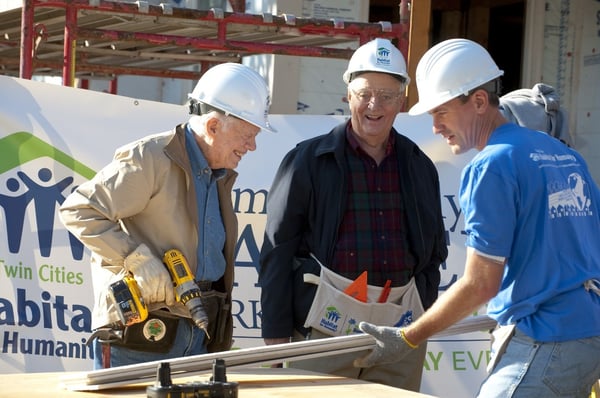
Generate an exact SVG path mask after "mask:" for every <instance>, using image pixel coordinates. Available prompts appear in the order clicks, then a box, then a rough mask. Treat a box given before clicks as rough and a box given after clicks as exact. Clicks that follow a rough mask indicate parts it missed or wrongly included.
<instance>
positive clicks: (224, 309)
mask: <svg viewBox="0 0 600 398" xmlns="http://www.w3.org/2000/svg"><path fill="white" fill-rule="evenodd" d="M200 298H201V299H202V305H203V306H204V311H205V312H206V315H207V316H208V330H207V332H208V335H209V336H210V338H209V339H208V341H210V343H211V344H213V343H215V344H220V343H223V338H224V336H225V327H226V326H227V318H228V316H229V313H230V307H231V305H230V304H228V303H227V293H223V292H219V291H217V290H208V291H205V292H202V295H201V296H200Z"/></svg>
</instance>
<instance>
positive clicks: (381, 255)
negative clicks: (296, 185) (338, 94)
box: [332, 125, 414, 286]
mask: <svg viewBox="0 0 600 398" xmlns="http://www.w3.org/2000/svg"><path fill="white" fill-rule="evenodd" d="M346 140H347V145H346V149H345V153H346V162H347V167H348V196H347V198H348V199H347V200H348V202H347V204H346V210H345V213H344V216H343V220H342V223H341V225H340V228H339V233H338V241H337V244H336V247H335V254H334V260H333V264H332V269H333V270H334V271H335V272H337V273H339V274H341V275H343V276H345V277H347V278H349V279H356V277H358V276H359V275H360V274H361V273H362V272H363V271H364V270H367V271H368V272H367V276H368V283H369V284H371V285H376V286H383V285H384V284H385V282H386V280H387V279H390V280H391V282H392V286H402V285H405V284H406V283H408V281H409V280H410V278H411V276H412V272H413V266H414V260H413V258H412V255H411V254H410V252H409V251H408V242H407V234H406V217H405V213H404V212H405V209H404V204H403V202H402V189H401V188H402V187H401V181H400V179H399V177H398V176H399V175H400V173H399V170H398V160H397V158H396V151H395V150H394V146H395V139H394V135H393V134H390V138H389V140H388V143H387V148H386V156H385V158H384V159H383V161H382V162H381V163H380V164H379V165H377V163H376V162H375V160H374V159H373V158H371V157H370V156H369V155H368V154H367V153H366V152H365V151H364V150H362V148H361V147H360V146H359V144H358V141H357V140H356V138H355V137H354V135H353V133H352V131H351V126H350V125H349V127H348V129H347V130H346Z"/></svg>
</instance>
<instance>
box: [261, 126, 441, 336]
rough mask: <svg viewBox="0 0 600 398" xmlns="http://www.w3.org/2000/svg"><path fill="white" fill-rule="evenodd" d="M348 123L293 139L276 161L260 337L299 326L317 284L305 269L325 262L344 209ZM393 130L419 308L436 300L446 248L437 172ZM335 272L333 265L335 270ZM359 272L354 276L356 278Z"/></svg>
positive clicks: (263, 252) (265, 246) (290, 331)
mask: <svg viewBox="0 0 600 398" xmlns="http://www.w3.org/2000/svg"><path fill="white" fill-rule="evenodd" d="M347 123H348V122H345V123H342V124H340V125H338V126H336V127H335V128H334V129H333V130H331V131H330V132H329V133H328V134H325V135H321V136H318V137H315V138H312V139H309V140H306V141H303V142H301V143H299V144H298V145H297V146H296V147H295V148H294V149H292V150H291V151H290V152H289V153H288V154H287V155H286V156H285V157H284V159H283V160H282V162H281V164H280V166H279V169H278V170H277V173H276V175H275V178H274V180H273V184H272V186H271V190H270V191H269V195H268V201H267V225H266V227H265V236H264V241H263V246H262V249H261V256H260V272H259V285H260V286H261V306H262V337H263V338H281V337H289V336H292V335H293V330H294V329H296V330H298V331H300V332H301V333H303V334H305V335H306V333H307V330H306V329H305V328H304V327H303V325H304V321H305V319H306V315H307V314H308V310H309V309H310V305H311V303H312V300H313V297H314V294H315V291H316V286H315V285H312V284H308V283H304V281H303V274H304V273H306V272H311V273H314V274H316V275H318V274H319V273H320V269H319V265H318V264H317V263H316V261H314V260H312V259H311V258H310V256H309V253H311V252H312V253H314V254H315V255H316V257H317V258H318V259H319V261H321V263H323V264H331V261H332V259H333V253H334V248H335V242H336V240H337V232H338V229H339V226H340V223H341V221H342V217H343V214H344V211H345V209H344V207H343V204H344V203H345V202H346V192H347V189H346V184H347V180H348V176H347V175H346V174H347V168H346V167H345V165H346V162H345V159H344V156H345V155H344V148H345V145H346V138H345V131H346V126H347ZM392 134H396V146H395V147H396V151H397V158H398V162H399V170H400V175H399V176H398V177H399V179H400V181H401V184H400V186H401V187H402V190H403V191H402V196H403V201H404V203H405V208H406V209H407V214H406V216H407V224H408V230H407V233H408V244H409V248H410V249H411V251H412V253H413V255H414V257H415V259H416V266H415V268H414V277H415V281H416V285H417V289H418V291H419V295H420V298H421V301H422V303H423V307H424V308H425V309H427V308H428V307H430V306H431V304H432V303H433V302H434V301H435V300H436V299H437V296H438V287H439V283H440V271H439V267H440V264H441V263H442V262H443V261H445V259H446V257H447V255H448V249H447V244H446V238H445V228H444V223H443V218H442V211H441V200H440V188H439V178H438V173H437V170H436V168H435V166H434V164H433V162H432V161H431V159H429V158H428V157H427V156H426V155H425V153H423V152H422V151H421V150H420V149H419V147H418V146H417V145H416V144H415V143H414V142H413V141H411V140H410V139H408V138H407V137H405V136H403V135H400V134H398V132H397V131H396V130H395V129H392ZM334 271H335V270H334ZM357 276H358V275H357Z"/></svg>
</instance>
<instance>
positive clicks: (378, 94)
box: [350, 88, 402, 105]
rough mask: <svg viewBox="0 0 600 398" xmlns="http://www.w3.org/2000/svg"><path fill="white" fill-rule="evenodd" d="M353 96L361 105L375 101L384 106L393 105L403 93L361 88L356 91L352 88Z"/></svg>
mask: <svg viewBox="0 0 600 398" xmlns="http://www.w3.org/2000/svg"><path fill="white" fill-rule="evenodd" d="M350 91H351V92H352V95H354V96H355V97H356V99H358V100H359V101H360V103H361V104H368V103H370V102H371V101H372V100H373V99H375V101H377V103H379V104H382V105H391V104H393V103H394V102H396V101H397V100H398V98H400V96H401V95H402V93H400V92H397V91H392V90H386V89H379V90H373V89H368V88H361V89H358V90H354V89H352V88H350Z"/></svg>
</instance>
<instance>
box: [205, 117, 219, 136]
mask: <svg viewBox="0 0 600 398" xmlns="http://www.w3.org/2000/svg"><path fill="white" fill-rule="evenodd" d="M221 126H222V123H221V120H220V119H219V118H218V117H216V116H210V117H209V118H208V120H207V121H206V133H207V134H208V135H210V136H211V137H212V138H214V136H215V135H217V132H218V131H219V130H220V129H221Z"/></svg>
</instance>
